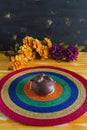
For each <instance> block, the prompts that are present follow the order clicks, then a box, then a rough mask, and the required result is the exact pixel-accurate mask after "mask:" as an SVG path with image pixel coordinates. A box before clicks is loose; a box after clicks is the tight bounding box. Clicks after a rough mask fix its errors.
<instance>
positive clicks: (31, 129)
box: [0, 52, 87, 130]
mask: <svg viewBox="0 0 87 130" xmlns="http://www.w3.org/2000/svg"><path fill="white" fill-rule="evenodd" d="M36 65H37V66H38V65H51V66H58V67H61V68H65V69H68V70H71V71H74V72H76V73H78V74H79V75H81V76H83V77H84V78H85V79H87V52H80V54H79V56H78V59H77V60H76V61H74V62H69V63H67V62H57V61H55V60H51V59H49V60H42V61H40V60H36V61H34V62H31V61H30V62H29V64H28V65H26V67H31V66H36ZM9 66H10V62H9V58H8V57H6V56H5V55H4V53H0V79H1V78H2V77H4V76H5V75H6V74H8V73H10V72H11V71H12V70H8V67H9ZM0 130H87V112H86V113H85V114H84V115H82V116H81V117H80V118H78V119H76V120H74V121H72V122H69V123H66V124H63V125H58V126H50V127H44V126H43V127H37V126H27V125H23V124H20V123H18V122H16V121H13V120H11V119H10V118H8V117H7V116H5V115H4V114H3V113H0Z"/></svg>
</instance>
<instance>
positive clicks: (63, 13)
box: [0, 0, 87, 51]
mask: <svg viewBox="0 0 87 130" xmlns="http://www.w3.org/2000/svg"><path fill="white" fill-rule="evenodd" d="M26 35H29V36H32V37H35V38H38V39H43V38H44V37H49V38H51V40H52V42H53V43H56V42H61V41H63V42H65V43H68V44H78V45H82V46H85V49H84V50H85V51H87V0H0V50H7V49H9V48H12V47H14V45H15V44H16V43H17V42H20V41H21V39H22V38H23V37H24V36H26Z"/></svg>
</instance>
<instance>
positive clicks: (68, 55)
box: [63, 45, 79, 62]
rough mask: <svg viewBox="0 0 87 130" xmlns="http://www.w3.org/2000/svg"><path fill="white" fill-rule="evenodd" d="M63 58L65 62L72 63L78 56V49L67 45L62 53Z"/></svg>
mask: <svg viewBox="0 0 87 130" xmlns="http://www.w3.org/2000/svg"><path fill="white" fill-rule="evenodd" d="M63 53H64V58H65V61H68V62H69V61H73V60H76V59H77V56H78V54H79V52H78V49H77V48H76V47H75V46H73V45H69V46H68V47H67V48H66V49H65V50H64V51H63Z"/></svg>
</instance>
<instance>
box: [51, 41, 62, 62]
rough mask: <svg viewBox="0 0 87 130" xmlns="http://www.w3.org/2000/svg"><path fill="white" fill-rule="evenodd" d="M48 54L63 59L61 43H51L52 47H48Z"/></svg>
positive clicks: (56, 58)
mask: <svg viewBox="0 0 87 130" xmlns="http://www.w3.org/2000/svg"><path fill="white" fill-rule="evenodd" d="M50 56H51V58H53V59H55V60H62V59H63V46H62V45H61V44H58V43H57V44H53V46H52V48H51V49H50Z"/></svg>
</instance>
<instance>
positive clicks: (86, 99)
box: [0, 66, 87, 126]
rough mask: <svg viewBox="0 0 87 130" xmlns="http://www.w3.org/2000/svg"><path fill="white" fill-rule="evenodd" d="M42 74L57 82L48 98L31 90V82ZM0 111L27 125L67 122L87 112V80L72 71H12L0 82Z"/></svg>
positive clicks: (46, 67)
mask: <svg viewBox="0 0 87 130" xmlns="http://www.w3.org/2000/svg"><path fill="white" fill-rule="evenodd" d="M41 73H45V74H46V75H49V76H51V77H52V78H53V79H54V80H55V81H56V87H55V91H54V92H53V93H51V94H50V95H46V96H39V95H37V94H36V93H34V92H33V91H32V89H31V87H30V85H31V82H30V80H31V79H32V78H34V77H35V76H37V75H39V74H41ZM0 110H1V111H2V112H3V113H5V114H6V115H7V116H9V117H10V118H12V119H14V120H16V121H18V122H21V123H24V124H28V125H38V126H50V125H58V124H63V123H67V122H70V121H72V120H74V119H76V118H78V117H80V116H81V115H82V114H84V112H85V111H86V110H87V81H86V80H85V79H84V78H83V77H82V76H80V75H78V74H76V73H74V72H72V71H69V70H66V69H62V68H58V67H52V66H36V67H30V68H24V69H21V70H17V71H13V72H11V73H9V74H8V75H6V76H5V77H4V78H3V79H2V80H1V81H0Z"/></svg>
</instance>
